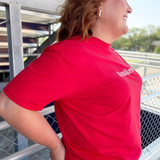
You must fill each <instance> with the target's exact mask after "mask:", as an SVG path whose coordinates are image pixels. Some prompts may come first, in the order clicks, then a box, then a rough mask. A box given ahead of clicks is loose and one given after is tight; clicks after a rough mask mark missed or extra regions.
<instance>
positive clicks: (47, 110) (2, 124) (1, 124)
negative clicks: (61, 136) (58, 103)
mask: <svg viewBox="0 0 160 160" xmlns="http://www.w3.org/2000/svg"><path fill="white" fill-rule="evenodd" d="M54 112H55V110H54V106H50V107H47V108H45V109H43V110H42V111H40V113H41V114H42V115H43V116H46V115H48V114H51V113H54ZM10 127H11V126H10V125H9V124H8V123H7V122H6V121H4V122H0V131H2V130H4V129H7V128H10Z"/></svg>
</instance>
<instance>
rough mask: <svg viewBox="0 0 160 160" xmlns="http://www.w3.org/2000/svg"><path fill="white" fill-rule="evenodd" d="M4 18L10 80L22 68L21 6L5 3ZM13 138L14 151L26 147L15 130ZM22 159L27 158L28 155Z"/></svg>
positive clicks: (24, 141)
mask: <svg viewBox="0 0 160 160" xmlns="http://www.w3.org/2000/svg"><path fill="white" fill-rule="evenodd" d="M6 18H7V20H8V21H7V23H6V24H7V34H8V52H9V62H10V66H9V68H10V80H12V79H13V78H14V77H15V76H16V75H17V74H18V73H19V72H20V71H21V70H23V68H24V63H23V42H22V24H21V7H20V6H19V5H16V4H9V5H7V6H6ZM17 116H18V115H17ZM24 127H25V126H24ZM15 139H16V143H17V144H18V146H16V145H15V150H16V151H19V150H22V149H24V148H26V147H28V140H27V139H26V138H25V137H24V136H22V135H20V134H19V133H17V132H15ZM23 160H28V157H27V158H24V159H23Z"/></svg>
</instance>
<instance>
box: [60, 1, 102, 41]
mask: <svg viewBox="0 0 160 160" xmlns="http://www.w3.org/2000/svg"><path fill="white" fill-rule="evenodd" d="M102 1H104V0H66V1H65V3H64V5H63V6H61V7H62V8H61V12H60V15H61V18H60V20H59V22H60V23H61V27H60V29H59V32H58V36H57V41H63V40H65V39H68V38H70V37H72V36H75V35H78V36H81V37H82V39H85V38H87V39H88V38H89V37H90V36H92V31H91V30H90V27H91V26H92V25H93V24H94V23H95V22H96V21H97V18H98V15H99V6H100V3H101V2H102Z"/></svg>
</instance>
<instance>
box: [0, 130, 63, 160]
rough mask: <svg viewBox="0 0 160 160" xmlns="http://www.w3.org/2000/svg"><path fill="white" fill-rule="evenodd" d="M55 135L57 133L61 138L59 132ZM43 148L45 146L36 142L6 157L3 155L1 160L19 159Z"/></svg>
mask: <svg viewBox="0 0 160 160" xmlns="http://www.w3.org/2000/svg"><path fill="white" fill-rule="evenodd" d="M57 135H58V137H59V138H60V139H61V138H62V134H61V133H59V134H57ZM45 148H47V147H46V146H43V145H40V144H37V143H36V144H34V145H32V146H30V147H27V148H26V149H23V150H21V151H19V152H16V153H14V154H12V155H10V156H7V157H5V158H3V159H1V160H20V159H22V158H25V157H27V156H30V155H32V154H34V153H36V152H38V151H40V150H42V149H45Z"/></svg>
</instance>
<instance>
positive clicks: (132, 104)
mask: <svg viewBox="0 0 160 160" xmlns="http://www.w3.org/2000/svg"><path fill="white" fill-rule="evenodd" d="M80 39H81V38H80V37H74V38H72V39H69V40H65V41H62V42H59V43H56V44H54V45H51V46H49V47H47V48H46V49H45V50H44V52H43V53H42V55H41V56H40V57H39V58H37V59H36V60H35V61H34V62H32V63H31V64H30V65H29V66H28V67H27V68H25V69H24V70H23V71H22V72H21V73H20V74H19V75H18V76H16V78H14V79H13V80H12V81H11V82H10V83H9V84H8V85H7V86H6V87H5V88H4V92H5V94H6V95H7V96H8V97H9V98H10V99H11V100H13V101H14V102H15V103H17V104H19V105H20V106H22V107H24V108H26V109H29V110H42V109H43V107H44V106H45V105H47V104H48V103H50V102H51V101H54V104H55V113H56V117H57V121H58V125H59V128H60V130H61V133H62V135H63V142H64V144H65V146H66V158H65V159H66V160H80V159H81V160H138V159H139V157H140V154H141V138H140V94H141V86H142V80H141V78H140V76H139V75H138V74H137V72H136V71H135V70H134V69H132V68H131V67H130V66H129V65H128V64H127V63H126V62H125V61H124V59H123V58H122V57H121V56H120V55H119V54H118V53H117V52H116V51H114V50H113V49H112V48H111V46H110V45H109V44H107V43H105V42H103V41H101V40H100V39H98V38H95V37H91V38H89V40H88V41H86V40H83V41H79V40H80Z"/></svg>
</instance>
